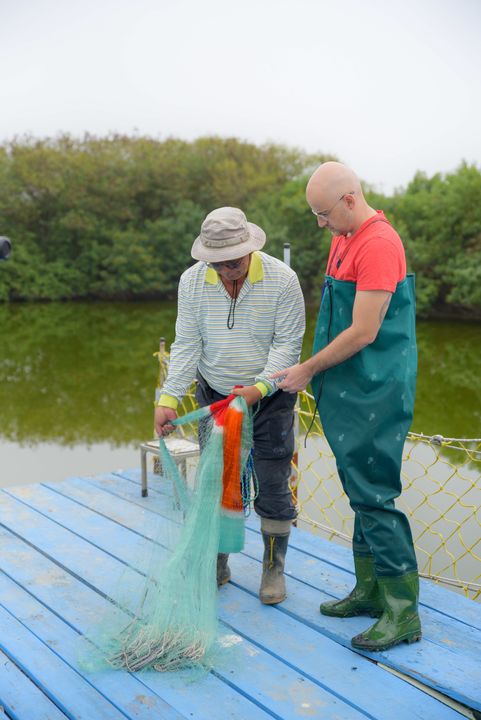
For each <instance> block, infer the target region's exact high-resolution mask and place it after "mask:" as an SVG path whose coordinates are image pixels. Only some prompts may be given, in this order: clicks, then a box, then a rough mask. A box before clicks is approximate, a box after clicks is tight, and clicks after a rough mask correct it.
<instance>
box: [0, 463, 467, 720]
mask: <svg viewBox="0 0 481 720" xmlns="http://www.w3.org/2000/svg"><path fill="white" fill-rule="evenodd" d="M154 488H160V485H159V479H158V478H155V477H152V478H151V479H150V495H149V497H148V498H145V499H143V498H141V497H140V487H139V473H138V472H136V471H133V472H125V473H116V474H112V475H108V476H99V477H97V478H70V479H68V480H66V481H65V482H63V483H60V484H51V485H49V484H43V485H30V486H23V487H16V488H8V489H5V490H3V491H1V492H0V519H1V522H0V535H1V544H0V547H1V550H0V553H1V568H2V573H0V655H1V658H0V660H1V665H0V706H1V707H0V720H3V718H12V719H13V720H47V719H48V720H60V719H61V718H62V719H63V720H65V718H75V720H103V719H104V718H105V719H107V718H108V719H109V720H113V719H114V718H115V719H117V718H119V719H120V718H139V719H141V720H153V719H154V718H155V719H156V720H158V719H159V718H161V719H162V720H181V719H182V718H185V719H191V718H193V719H194V720H204V719H206V720H207V719H208V720H225V719H226V718H228V719H230V720H251V719H252V720H268V719H269V718H276V719H278V720H281V719H285V720H290V719H291V718H323V719H326V720H329V719H331V718H332V719H334V718H336V719H337V720H339V719H340V718H345V719H346V720H347V719H349V720H361V719H362V718H370V719H371V720H398V719H399V720H405V719H407V718H409V719H411V718H419V719H422V720H427V719H430V718H433V719H434V718H435V719H436V720H444V719H446V720H451V719H452V720H454V719H455V718H462V717H463V714H462V713H461V711H460V708H457V709H455V708H453V707H450V706H449V705H447V704H446V702H445V701H443V700H442V699H440V696H436V697H433V696H432V695H431V694H429V693H428V692H427V691H426V690H427V689H434V690H437V691H439V692H440V693H442V694H443V695H444V696H446V697H450V698H453V699H454V700H456V701H458V702H459V703H462V704H464V705H466V706H468V707H470V708H474V709H476V710H477V711H481V669H480V668H481V662H480V661H481V605H479V604H477V603H474V602H471V601H468V600H466V599H465V598H463V597H461V596H459V595H457V594H455V593H453V592H450V591H448V590H444V589H441V588H439V587H436V586H435V585H433V584H430V583H424V582H423V583H422V591H421V592H422V594H421V600H422V607H421V612H422V620H423V631H424V638H423V640H422V642H421V643H417V644H415V645H411V646H407V645H402V646H399V647H397V648H393V649H392V650H390V651H387V652H384V653H382V654H379V655H376V656H369V655H368V654H365V655H364V656H363V655H362V654H359V653H356V652H354V651H353V650H352V649H351V648H350V644H349V639H350V638H351V636H352V635H353V634H355V633H357V632H359V631H360V630H361V629H363V628H364V627H366V626H367V625H368V624H369V623H370V622H372V620H371V619H369V618H352V619H345V620H336V619H332V618H325V617H324V616H322V615H320V613H319V610H318V606H319V602H320V601H322V600H324V599H327V598H329V597H340V596H341V595H343V594H344V593H345V592H346V591H347V590H349V589H350V587H351V586H352V583H353V572H352V564H351V558H350V553H349V552H348V551H347V550H345V549H344V548H341V547H339V546H338V545H335V544H334V543H328V542H326V541H325V540H322V539H320V538H318V537H315V536H313V535H311V534H310V533H308V532H304V531H301V530H296V529H294V530H293V534H292V540H291V546H290V550H289V553H288V563H287V572H288V576H289V577H288V592H289V597H288V599H287V600H286V601H285V602H284V603H283V604H282V605H279V606H277V607H264V606H262V605H261V604H260V603H259V601H258V599H257V587H258V582H259V576H260V561H261V557H262V542H261V538H260V536H259V531H258V527H257V522H256V520H255V519H254V518H252V520H250V521H249V529H248V532H247V542H246V547H245V550H244V552H243V553H241V554H239V555H236V556H233V557H232V559H231V566H232V570H233V582H232V583H229V584H228V585H227V586H225V587H224V588H222V589H221V590H220V592H219V616H220V620H221V622H222V623H223V624H224V625H225V626H227V627H228V628H231V629H232V632H234V633H236V634H238V635H240V636H241V637H242V638H243V641H242V643H241V644H240V646H239V647H240V653H241V661H240V662H239V656H237V659H236V662H235V663H233V664H232V666H231V667H225V666H223V667H222V669H220V668H219V669H218V670H216V671H214V672H212V673H210V674H209V675H208V676H207V677H205V678H204V679H202V680H201V681H199V682H196V683H191V684H186V683H185V682H184V683H181V682H179V678H178V676H176V675H175V674H165V675H164V674H160V673H156V672H148V673H142V674H139V675H135V674H128V673H125V672H115V671H112V672H104V673H96V674H85V673H83V672H82V670H80V669H79V667H78V665H77V662H76V645H77V639H78V636H79V633H82V632H83V631H84V630H86V629H87V628H88V627H89V626H91V624H92V621H93V619H94V618H95V617H96V615H97V614H98V613H99V612H101V611H102V608H103V607H104V605H105V603H106V602H107V601H106V600H105V597H104V593H105V592H106V591H107V589H108V588H109V587H110V586H111V581H110V582H109V578H111V577H112V575H113V573H115V572H116V571H117V570H118V566H119V564H120V563H121V562H122V561H126V560H128V559H129V553H130V551H131V549H132V547H133V545H134V543H137V542H138V535H139V533H140V534H142V530H143V526H144V523H143V519H142V518H143V515H144V511H145V508H148V510H149V511H152V512H154V513H158V514H159V515H162V506H163V502H164V500H163V496H162V493H161V492H159V491H157V490H156V489H154ZM374 659H375V660H376V661H377V662H374V661H373V660H374ZM394 673H398V674H394ZM399 673H402V674H403V675H406V676H409V677H410V678H413V679H414V680H415V681H418V685H417V686H415V685H413V684H411V683H410V682H407V681H406V680H405V679H403V678H402V677H400V676H399ZM434 694H435V693H434Z"/></svg>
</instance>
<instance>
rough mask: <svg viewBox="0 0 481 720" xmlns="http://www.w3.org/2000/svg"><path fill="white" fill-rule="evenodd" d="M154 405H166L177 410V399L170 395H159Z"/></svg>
mask: <svg viewBox="0 0 481 720" xmlns="http://www.w3.org/2000/svg"><path fill="white" fill-rule="evenodd" d="M155 405H156V407H168V408H170V409H171V410H177V408H178V407H179V401H178V400H177V398H175V397H172V395H161V396H160V397H159V399H158V400H157V402H156V403H155Z"/></svg>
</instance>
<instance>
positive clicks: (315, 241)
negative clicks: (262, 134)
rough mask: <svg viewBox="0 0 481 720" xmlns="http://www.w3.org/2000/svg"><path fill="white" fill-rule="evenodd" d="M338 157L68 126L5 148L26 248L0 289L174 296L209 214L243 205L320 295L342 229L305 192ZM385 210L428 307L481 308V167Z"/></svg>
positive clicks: (2, 155) (15, 295)
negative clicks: (330, 225)
mask: <svg viewBox="0 0 481 720" xmlns="http://www.w3.org/2000/svg"><path fill="white" fill-rule="evenodd" d="M327 159H329V158H328V157H327V156H322V155H308V154H306V153H304V152H302V151H300V150H297V149H290V148H286V147H283V146H280V145H273V144H270V145H263V146H256V145H254V144H252V143H247V142H242V141H240V140H237V139H235V138H219V137H206V138H200V139H198V140H196V141H194V142H186V141H183V140H178V139H175V138H169V139H167V140H164V141H158V140H154V139H152V138H147V137H133V138H131V137H125V136H120V135H112V136H109V137H105V138H97V137H93V136H90V135H86V136H85V137H84V138H81V139H75V138H72V137H70V136H68V135H64V136H60V137H57V138H54V139H45V140H36V139H34V138H29V137H26V138H21V139H17V140H14V141H12V142H8V143H5V144H4V145H2V146H0V234H6V235H9V236H10V237H11V238H12V239H13V241H14V252H13V254H12V256H11V258H10V259H9V261H8V262H7V263H2V265H1V266H0V301H8V300H62V299H70V298H86V297H97V298H116V299H123V298H148V297H162V298H173V297H175V293H176V288H177V283H178V279H179V276H180V274H181V273H182V271H183V270H184V269H185V268H186V267H187V266H188V265H189V264H190V263H191V262H192V260H191V257H190V247H191V244H192V241H193V240H194V238H195V237H196V235H197V234H198V232H199V228H200V224H201V222H202V220H203V218H204V217H205V215H206V213H207V212H209V211H210V210H212V209H213V208H215V207H220V206H222V205H232V206H235V207H241V208H243V209H244V210H245V211H246V212H247V214H248V216H249V218H250V219H251V220H253V221H254V222H257V223H258V224H259V225H261V226H262V227H263V228H264V229H265V230H266V232H267V235H268V246H267V248H266V249H267V250H268V252H270V253H272V254H273V255H276V256H277V257H282V246H283V243H284V242H290V243H291V247H292V265H293V267H294V268H295V270H296V271H297V272H298V274H299V278H300V280H301V285H302V287H303V290H304V293H305V296H306V299H307V301H308V302H317V300H318V299H319V293H320V287H321V284H322V276H323V273H324V269H325V264H326V259H327V255H328V248H329V244H330V237H329V234H328V233H327V232H326V231H320V230H319V228H318V226H317V224H316V221H315V219H314V218H313V216H312V215H311V213H310V212H309V208H308V207H307V204H306V201H305V185H306V180H307V178H308V176H309V174H310V172H311V171H312V170H313V168H314V167H315V166H316V165H317V164H319V163H320V162H323V161H325V160H327ZM366 195H367V199H368V202H369V203H370V204H371V205H372V206H373V207H376V208H379V209H382V210H384V211H385V212H386V214H387V215H388V217H389V219H390V220H391V221H392V222H393V224H394V226H395V227H396V228H397V230H398V231H399V233H400V235H401V237H402V238H403V241H404V244H405V247H406V255H407V260H408V267H409V269H410V270H412V271H414V272H416V273H417V302H418V311H419V312H420V313H421V314H424V315H426V314H432V313H447V312H448V313H456V314H459V313H462V314H465V315H471V316H475V317H476V316H480V315H481V282H480V281H481V269H480V267H481V264H480V262H479V261H480V259H481V204H480V203H479V197H481V172H480V170H479V169H478V168H477V167H476V166H469V165H466V164H463V165H461V166H460V167H459V168H458V170H457V171H456V172H454V173H451V174H448V175H446V176H442V175H440V174H437V175H434V176H433V177H431V178H429V177H427V176H425V175H423V174H422V173H418V174H417V175H416V176H415V177H414V178H413V180H412V182H411V183H410V184H409V185H408V187H407V188H406V190H405V191H404V192H397V193H395V194H394V195H393V196H391V197H386V196H384V195H382V194H379V193H375V192H374V191H373V190H372V189H371V188H366Z"/></svg>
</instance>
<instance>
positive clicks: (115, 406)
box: [0, 303, 481, 446]
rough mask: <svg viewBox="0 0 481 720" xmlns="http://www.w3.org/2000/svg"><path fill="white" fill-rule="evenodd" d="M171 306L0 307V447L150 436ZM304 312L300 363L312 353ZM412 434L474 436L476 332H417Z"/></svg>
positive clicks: (450, 327) (479, 369)
mask: <svg viewBox="0 0 481 720" xmlns="http://www.w3.org/2000/svg"><path fill="white" fill-rule="evenodd" d="M175 314H176V308H175V304H174V303H51V304H40V305H39V304H17V305H12V306H6V305H3V306H0V329H1V330H0V332H1V335H0V438H3V439H4V440H8V441H11V442H14V443H17V444H19V445H23V446H25V445H32V444H37V443H41V442H56V443H59V444H62V445H66V446H74V445H77V444H79V443H82V444H84V445H85V444H87V445H88V444H92V445H93V444H95V443H102V442H108V443H110V444H111V445H113V446H123V445H128V444H133V443H136V442H138V441H139V440H141V439H145V438H146V437H148V436H150V434H151V430H152V399H153V390H154V385H155V378H156V361H155V359H154V358H152V353H153V352H154V351H155V350H156V349H157V343H158V338H159V336H161V335H164V336H165V337H166V339H167V342H168V343H170V342H171V341H172V339H173V334H174V323H175ZM314 319H315V318H314V313H311V317H310V322H309V327H308V332H307V335H306V340H305V343H304V354H305V355H306V354H308V352H309V348H310V346H311V344H312V333H313V326H314ZM418 343H419V355H420V361H419V380H418V391H417V400H416V411H415V419H414V423H413V430H415V431H417V432H424V433H426V434H434V433H441V434H443V435H447V436H467V437H479V436H480V435H481V431H480V428H481V352H480V351H481V327H480V326H479V325H477V324H469V323H454V322H450V323H446V322H443V323H441V322H436V323H434V322H433V323H431V322H429V323H427V322H422V323H419V324H418Z"/></svg>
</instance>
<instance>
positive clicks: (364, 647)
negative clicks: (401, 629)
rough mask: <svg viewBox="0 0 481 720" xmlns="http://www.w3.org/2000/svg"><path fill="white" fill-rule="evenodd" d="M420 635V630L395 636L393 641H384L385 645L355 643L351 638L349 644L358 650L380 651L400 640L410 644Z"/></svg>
mask: <svg viewBox="0 0 481 720" xmlns="http://www.w3.org/2000/svg"><path fill="white" fill-rule="evenodd" d="M422 636H423V634H422V632H415V633H411V634H409V635H407V636H405V637H400V638H396V640H394V641H393V642H390V643H386V644H385V645H379V644H378V643H371V644H369V643H366V644H361V643H359V644H356V643H355V642H354V638H353V639H352V640H351V645H352V647H355V648H357V649H358V650H368V651H369V652H382V651H383V650H389V649H390V648H392V647H394V646H395V645H399V644H400V643H402V642H405V643H407V644H408V645H412V644H413V643H415V642H418V640H421V638H422Z"/></svg>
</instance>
